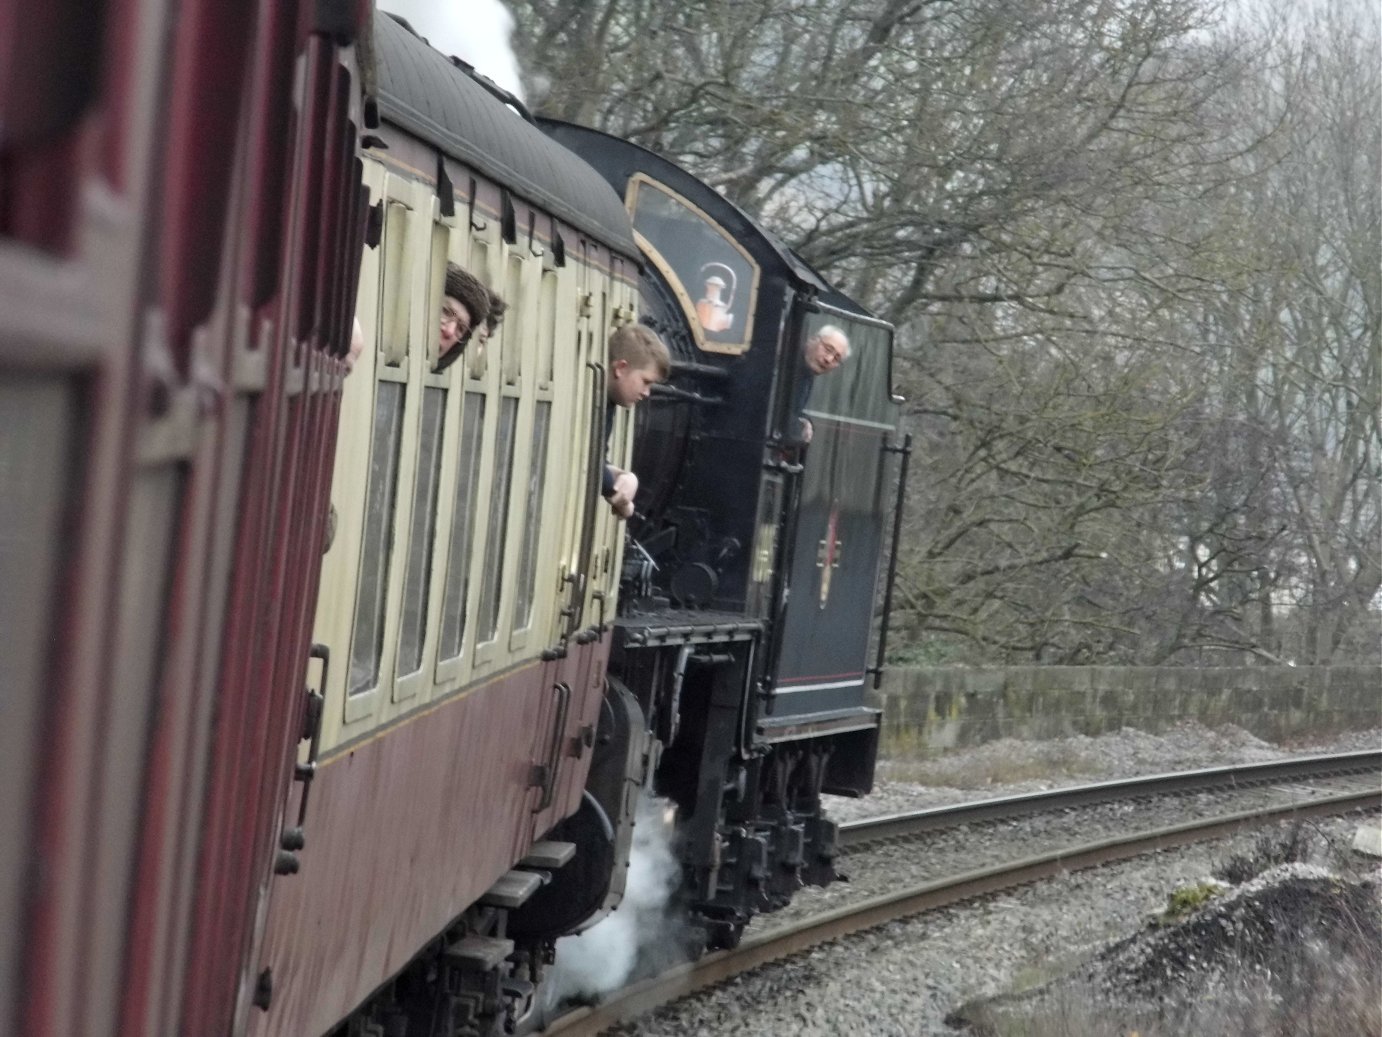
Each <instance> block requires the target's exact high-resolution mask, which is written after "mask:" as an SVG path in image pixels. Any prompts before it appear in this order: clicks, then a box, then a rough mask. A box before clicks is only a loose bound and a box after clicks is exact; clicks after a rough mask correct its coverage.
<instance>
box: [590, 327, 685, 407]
mask: <svg viewBox="0 0 1382 1037" xmlns="http://www.w3.org/2000/svg"><path fill="white" fill-rule="evenodd" d="M671 370H672V358H671V356H670V355H669V354H668V352H667V347H666V346H665V345H663V343H662V339H660V338H658V337H657V335H656V333H654V332H653V330H652V329H651V328H648V327H645V326H644V325H642V324H625V325H624V326H623V327H620V328H617V329H615V332H614V334H613V335H611V336H610V337H609V373H608V374H607V375H606V377H605V385H606V388H607V389H608V390H609V399H610V402H611V403H613V404H616V405H617V406H620V407H632V406H635V405H636V404H637V403H638V402H639V401H640V400H646V399H647V398H648V393H649V392H650V391H651V389H652V387H653V386H654V385H656V384H657V383H658V382H661V381H665V380H666V378H667V375H668V374H669V373H670V372H671Z"/></svg>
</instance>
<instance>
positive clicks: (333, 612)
mask: <svg viewBox="0 0 1382 1037" xmlns="http://www.w3.org/2000/svg"><path fill="white" fill-rule="evenodd" d="M55 6H56V7H57V8H62V7H64V6H65V4H64V3H62V2H60V3H57V4H56V5H55ZM232 6H233V7H235V10H231V9H229V8H226V7H225V6H224V5H219V4H216V3H213V2H211V0H201V2H189V3H182V4H177V3H174V2H172V0H164V2H160V0H126V2H123V3H116V2H112V3H111V4H109V5H107V7H108V10H107V11H106V13H107V15H108V17H107V18H106V20H105V21H104V22H103V23H100V24H99V25H98V26H97V28H98V29H99V30H100V31H101V35H100V45H99V46H98V47H95V48H93V49H92V55H93V56H92V57H91V58H90V62H89V65H86V64H83V63H82V61H81V60H78V61H77V62H76V64H75V65H73V64H72V63H71V62H67V63H64V61H63V59H64V58H66V57H67V56H68V55H69V53H70V48H69V47H66V46H64V42H67V43H70V42H71V41H64V39H63V38H61V37H60V36H54V37H52V38H49V37H44V36H42V34H41V33H40V34H39V37H38V38H36V39H35V40H33V41H30V42H31V43H32V44H33V45H32V46H31V47H30V48H29V49H28V51H27V53H28V59H29V63H30V71H31V75H30V77H29V79H28V80H27V82H29V84H30V87H29V93H28V94H27V95H26V94H23V93H22V92H21V93H18V94H15V93H13V92H12V94H11V96H8V97H5V96H3V95H0V101H4V102H6V105H5V108H4V110H5V111H6V112H7V113H8V112H10V111H12V110H28V109H27V108H26V107H25V106H21V105H18V102H19V101H24V102H27V103H29V104H32V103H37V102H38V101H44V100H47V101H51V102H52V103H53V104H54V105H55V106H56V109H55V110H57V111H60V112H62V113H65V115H64V116H62V117H55V118H54V119H53V120H52V121H51V122H50V123H49V124H47V125H40V124H37V123H36V124H35V125H33V126H32V127H30V126H27V125H26V124H24V123H22V122H7V123H6V124H5V129H4V131H3V132H4V134H5V136H4V137H3V138H0V144H3V145H4V151H3V157H4V163H3V164H0V176H3V183H2V184H0V186H3V188H4V190H3V192H0V203H2V204H3V206H4V209H3V212H0V218H3V223H0V296H2V297H3V298H4V300H5V306H3V307H0V420H3V423H4V427H5V429H6V436H5V439H4V444H3V446H0V460H3V462H4V471H5V472H6V480H7V482H8V481H10V480H12V479H13V480H17V483H16V485H19V486H21V487H22V488H23V490H24V492H23V493H13V492H7V493H6V494H5V495H4V503H3V504H0V529H4V530H5V531H6V532H7V533H9V532H10V531H16V533H15V534H14V535H15V536H18V537H20V538H22V542H23V544H24V550H23V551H22V552H16V551H12V550H6V551H5V552H4V553H3V554H0V559H3V572H0V575H3V576H4V577H5V583H6V586H10V587H17V588H21V589H22V590H23V592H24V597H23V600H22V601H20V600H18V599H17V598H16V597H15V596H14V595H11V594H7V595H6V596H5V597H4V598H2V599H0V609H3V611H0V620H2V621H3V622H0V630H3V631H4V634H3V636H5V638H6V648H7V652H6V660H7V664H8V665H9V667H10V672H11V674H12V675H14V677H15V678H16V683H15V689H16V690H15V694H13V695H12V696H11V697H10V701H11V702H12V703H13V707H12V712H11V713H10V718H9V719H8V720H7V722H6V724H4V725H0V749H2V750H3V752H0V760H3V761H4V763H3V766H4V768H5V774H6V777H7V779H8V787H10V788H15V789H26V790H32V791H31V798H30V799H29V800H27V801H21V800H17V801H15V802H12V803H11V804H10V806H9V807H7V810H10V811H11V814H10V816H7V817H6V820H8V821H9V822H10V825H9V830H10V831H11V832H14V833H17V837H16V839H15V840H14V841H13V842H12V844H11V848H9V849H6V850H4V851H2V852H0V918H2V919H3V920H4V921H6V922H7V923H10V924H7V925H6V926H5V931H6V932H7V933H9V934H11V935H9V936H7V937H6V938H5V940H4V941H3V943H0V948H3V950H0V954H3V959H0V1020H3V1021H5V1022H8V1023H10V1024H11V1025H10V1030H11V1031H13V1032H22V1033H25V1034H37V1035H49V1034H51V1035H58V1034H63V1035H66V1034H113V1033H120V1034H137V1033H171V1032H180V1033H189V1034H231V1033H233V1034H245V1033H253V1034H276V1035H293V1037H298V1035H302V1034H323V1033H342V1034H352V1035H383V1034H389V1035H392V1037H401V1035H412V1034H455V1035H460V1034H488V1033H494V1032H499V1031H500V1030H503V1029H512V1028H515V1027H520V1026H522V1025H523V1024H524V1023H525V1021H526V1020H527V1019H528V1017H529V1015H530V1013H531V1010H532V1006H533V1004H534V1002H535V999H536V990H537V988H538V987H539V985H540V983H541V981H542V978H543V976H544V974H545V971H546V969H547V966H548V965H549V964H550V961H551V958H552V951H553V946H554V943H555V941H556V940H557V939H558V938H559V937H561V936H563V935H566V934H568V933H574V932H579V931H581V930H582V929H584V928H586V927H588V926H590V925H592V924H593V923H594V922H596V921H597V920H598V919H599V918H601V917H602V916H603V915H605V914H606V913H607V912H609V911H610V910H613V909H615V908H616V906H617V904H618V902H619V900H620V898H621V895H622V892H623V888H624V882H625V879H626V875H627V870H628V859H629V852H630V846H631V843H632V828H633V823H634V815H635V810H636V804H637V801H638V799H639V796H640V795H642V794H643V793H644V792H645V791H646V792H651V793H655V794H656V795H659V796H662V797H665V798H666V799H667V800H668V801H669V802H670V803H671V804H673V805H674V806H675V813H676V822H675V824H676V846H677V852H678V854H679V858H680V861H681V864H682V871H683V884H682V890H681V896H680V901H679V903H680V906H681V908H682V909H683V910H684V912H685V913H686V916H687V918H688V919H689V921H690V923H691V925H690V930H689V931H690V932H691V933H693V934H694V939H695V942H696V943H697V945H698V946H727V945H731V944H733V943H734V942H736V941H737V939H738V938H739V935H740V934H741V932H742V930H743V927H744V926H745V924H746V923H747V922H748V921H749V919H750V918H751V917H752V916H753V915H754V914H755V913H757V912H759V911H767V910H773V909H774V908H777V907H780V906H781V905H783V904H784V903H786V902H787V900H788V899H789V898H790V896H791V895H792V893H793V891H794V890H795V889H797V888H799V887H800V886H801V885H802V884H804V883H825V882H828V881H830V880H831V879H832V878H833V877H834V871H833V856H834V834H835V833H834V827H833V825H832V824H831V823H830V822H829V821H828V819H826V818H825V817H824V816H823V814H822V810H821V796H822V794H823V793H835V794H843V795H862V794H864V793H866V792H867V791H868V789H869V787H870V783H871V780H872V773H873V768H874V760H875V755H876V751H877V736H878V717H877V713H876V711H874V710H873V709H871V708H870V707H869V706H868V704H867V702H866V699H865V686H866V683H867V682H868V680H869V678H870V676H871V675H872V676H874V677H875V678H876V675H877V672H878V667H879V665H881V659H882V640H883V638H884V637H885V636H886V610H885V617H884V626H883V629H882V631H878V630H876V629H875V615H874V608H873V603H874V600H875V591H876V585H877V583H878V578H879V568H880V566H879V562H880V558H881V557H882V555H883V553H884V551H883V547H884V545H883V540H884V538H885V528H886V526H887V524H888V521H889V517H890V516H893V517H895V514H896V508H897V507H898V506H899V505H898V501H899V500H900V495H899V496H897V497H894V496H892V495H891V490H892V487H893V485H894V482H895V481H896V479H895V475H896V461H897V460H900V461H901V462H902V464H903V465H904V466H905V457H906V450H907V445H906V441H905V440H899V438H898V433H897V413H896V405H895V402H894V400H893V398H892V397H891V395H890V358H891V336H892V330H891V328H890V327H889V326H888V325H887V324H886V323H885V322H882V321H880V320H878V319H876V318H874V317H873V316H871V315H870V314H869V313H868V312H867V311H866V310H864V309H863V308H862V307H860V306H859V305H857V304H856V303H854V302H853V301H851V300H850V299H848V298H847V297H845V296H844V295H842V294H841V293H839V292H837V291H835V290H834V289H833V288H832V287H831V286H830V285H829V283H828V282H826V281H825V280H824V279H823V278H822V277H821V276H820V275H818V274H817V273H816V272H815V271H813V270H812V269H811V268H810V267H809V266H807V265H806V264H805V263H804V262H802V261H801V260H800V259H799V258H798V257H796V256H795V255H793V254H792V253H791V252H790V251H789V250H788V249H786V248H785V247H783V246H782V245H781V243H780V242H778V241H776V240H775V239H774V238H773V237H772V236H771V235H770V234H768V233H767V232H766V231H764V230H763V229H762V228H761V227H759V226H758V225H757V224H756V223H755V222H754V221H753V220H752V219H750V218H749V217H748V216H747V215H746V214H744V213H742V212H740V211H739V210H737V209H736V208H735V207H733V206H732V205H730V204H729V203H728V202H726V201H725V200H724V199H723V198H722V197H720V196H719V195H717V194H716V193H715V192H714V191H713V190H711V189H710V188H709V187H707V186H706V185H705V184H703V183H701V182H700V181H698V180H696V179H695V178H694V177H692V176H691V175H690V174H688V173H687V172H685V171H684V170H681V169H679V168H677V167H676V166H674V165H672V164H671V163H668V162H666V161H665V160H663V159H661V158H659V157H658V156H656V155H653V154H651V153H649V152H647V151H645V150H643V149H641V148H639V147H637V146H635V145H632V144H630V143H628V142H625V141H621V140H617V139H615V138H612V137H609V136H606V135H604V134H600V133H597V132H595V131H592V130H588V129H584V128H581V127H577V126H572V125H567V124H558V123H545V122H535V121H533V120H531V119H530V118H527V117H526V113H524V112H522V109H521V105H518V104H517V103H516V102H514V101H513V99H512V98H508V97H506V96H503V92H502V91H500V90H498V89H497V88H496V87H494V86H493V84H490V83H489V82H488V81H486V80H484V79H483V78H482V77H479V76H477V75H475V74H474V73H473V72H472V70H470V69H468V68H467V67H465V66H464V65H462V64H461V63H459V62H457V61H455V60H453V59H448V58H446V57H444V56H443V55H441V54H439V53H437V52H436V51H434V50H433V49H431V48H430V47H429V46H428V45H427V44H426V43H425V42H424V41H423V40H421V39H420V38H419V37H418V36H417V35H416V34H415V33H413V32H412V30H411V29H410V28H409V27H408V26H407V25H406V24H403V23H401V22H399V21H397V20H395V19H393V18H391V17H387V16H375V15H373V14H372V13H371V12H370V11H369V10H368V9H367V8H366V6H365V5H363V4H360V3H357V2H352V0H339V2H330V0H318V2H315V3H312V4H292V3H281V2H271V0H262V2H261V3H259V4H248V5H232ZM58 13H59V14H60V13H61V12H58ZM68 13H69V14H71V13H72V12H68ZM53 24H55V25H57V24H65V23H62V22H61V19H59V21H57V22H54V23H53ZM226 40H233V41H235V42H234V44H233V45H224V41H226ZM19 81H24V80H19ZM45 91H46V93H45ZM146 110H147V111H157V112H160V113H161V115H160V117H159V119H157V120H155V119H151V118H148V117H147V116H146V115H144V114H143V113H144V112H145V111H146ZM209 111H210V112H213V113H214V114H216V115H217V116H218V117H217V118H214V119H211V118H208V112H209ZM37 122H41V120H38V121H37ZM12 127H13V128H12ZM227 156H231V158H230V159H229V160H228V159H227ZM55 161H56V162H57V163H58V164H57V165H54V163H55ZM62 161H66V163H67V164H66V165H65V166H63V165H62ZM59 166H60V167H61V168H62V170H63V172H64V176H58V177H55V176H53V175H52V170H54V169H55V168H59ZM39 201H45V202H47V204H46V205H45V206H43V207H42V208H39V209H35V208H34V206H35V205H36V204H37V203H38V202H39ZM448 262H453V263H458V264H460V265H461V266H463V267H465V268H466V269H468V270H470V271H471V272H472V273H474V274H476V275H477V276H479V277H480V278H481V280H483V281H484V282H485V283H487V284H489V285H490V286H492V287H493V288H494V289H495V290H496V291H498V292H499V293H500V294H501V295H502V296H504V298H505V299H506V301H507V302H508V305H509V311H508V316H507V318H506V320H505V322H504V323H503V324H502V325H501V326H500V327H499V329H498V330H497V331H496V333H495V335H494V336H493V337H492V338H491V339H490V340H489V342H488V343H487V344H486V346H485V348H484V349H480V348H478V347H476V346H472V347H471V348H470V350H469V351H468V352H467V353H466V355H465V356H464V357H463V358H462V360H461V362H459V363H456V364H453V365H450V366H445V365H443V366H441V367H439V366H438V364H437V360H438V356H437V348H438V345H437V327H436V315H437V313H438V311H439V309H440V303H441V297H442V287H443V278H444V274H445V269H446V266H447V263H448ZM357 284H358V290H357ZM352 314H354V315H355V316H357V317H358V319H359V321H360V324H361V326H362V328H363V329H364V332H365V340H366V346H365V350H364V353H363V355H362V357H361V360H360V363H359V365H358V366H357V367H356V369H355V371H354V373H353V374H351V375H350V376H349V377H348V378H347V377H345V373H346V366H345V364H344V362H343V360H344V353H345V344H346V342H347V341H348V339H349V326H350V321H351V317H352ZM58 315H61V316H58ZM637 320H641V321H643V322H645V323H647V324H649V325H651V326H652V327H653V328H655V329H656V330H657V331H658V332H659V334H660V335H661V336H662V337H663V339H664V340H665V341H666V342H667V343H668V345H669V347H670V348H671V350H672V353H673V368H672V375H671V378H670V379H669V381H668V383H667V384H665V385H664V386H661V387H659V388H658V389H657V390H655V394H654V396H653V398H652V399H651V400H649V401H648V402H647V403H645V404H644V405H643V406H641V407H640V408H639V409H638V411H637V418H636V422H635V421H633V420H631V419H630V417H629V415H628V414H627V413H626V412H621V413H620V414H619V415H618V417H617V418H616V419H615V421H614V423H613V431H612V433H611V434H609V435H608V437H607V432H606V429H607V421H606V402H605V397H604V380H605V371H604V364H605V356H606V352H605V344H606V340H607V338H608V336H609V334H610V332H611V331H612V330H613V329H615V328H617V327H618V326H620V325H622V324H624V323H628V322H631V321H637ZM827 325H830V326H831V327H833V328H834V329H836V330H837V331H838V332H839V333H842V334H844V335H847V337H848V340H849V342H850V346H851V349H850V355H849V359H848V360H847V362H845V363H844V364H843V365H842V366H840V368H839V369H838V370H835V371H832V372H830V373H829V374H825V375H815V374H813V373H812V371H811V370H810V368H809V367H808V366H807V365H806V364H805V363H804V362H803V350H804V348H805V347H806V344H807V343H808V342H810V341H811V340H812V339H813V338H814V337H816V336H817V335H818V334H820V333H821V332H822V330H823V329H824V328H825V327H826V326H827ZM12 429H13V430H17V431H16V432H13V433H12V432H11V431H10V430H12ZM607 451H608V452H609V455H610V456H611V457H612V458H613V459H614V460H616V461H618V462H620V463H622V464H623V465H624V466H626V467H632V468H633V470H635V471H637V472H638V473H639V475H640V478H641V480H642V490H641V492H640V498H639V507H640V514H638V515H637V516H636V517H635V518H634V519H633V520H632V521H631V522H630V523H629V524H628V526H627V527H625V525H623V524H622V523H619V522H618V521H616V519H615V518H614V516H613V515H612V513H611V512H610V509H609V508H608V507H607V506H606V505H605V504H604V502H603V501H601V499H600V495H599V484H600V476H601V471H602V467H603V465H604V463H605V460H606V456H607ZM630 459H631V460H630ZM875 640H876V641H877V647H878V654H877V657H876V660H874V665H873V666H870V665H869V661H870V660H869V652H870V646H871V644H872V643H874V641H875ZM303 674H306V680H305V682H304V679H303Z"/></svg>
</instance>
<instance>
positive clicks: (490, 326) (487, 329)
mask: <svg viewBox="0 0 1382 1037" xmlns="http://www.w3.org/2000/svg"><path fill="white" fill-rule="evenodd" d="M486 293H487V296H488V298H487V301H488V303H489V313H488V314H487V315H486V316H485V319H484V320H483V321H482V322H481V323H479V324H477V325H475V344H476V345H477V346H478V347H479V348H481V349H484V348H485V343H486V342H488V341H489V337H490V336H491V335H493V334H494V329H495V328H497V327H499V324H500V322H501V321H502V320H503V319H504V314H505V312H507V310H508V308H509V304H508V303H506V302H505V301H504V300H503V299H501V298H500V297H499V295H498V293H496V292H494V291H491V290H489V289H486Z"/></svg>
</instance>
